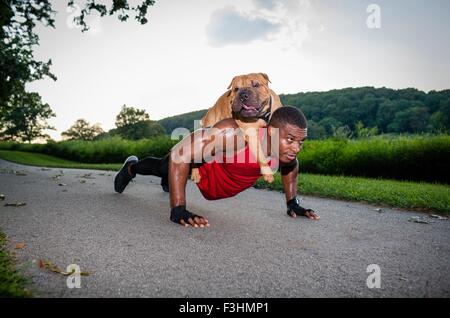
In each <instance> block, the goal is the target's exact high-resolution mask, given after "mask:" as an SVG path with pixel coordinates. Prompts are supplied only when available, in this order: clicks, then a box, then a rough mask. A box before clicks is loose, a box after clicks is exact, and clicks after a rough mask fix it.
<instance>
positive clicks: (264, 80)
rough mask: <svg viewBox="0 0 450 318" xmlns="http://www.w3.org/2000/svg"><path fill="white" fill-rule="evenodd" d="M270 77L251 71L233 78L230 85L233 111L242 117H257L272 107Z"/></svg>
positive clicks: (229, 94) (229, 93)
mask: <svg viewBox="0 0 450 318" xmlns="http://www.w3.org/2000/svg"><path fill="white" fill-rule="evenodd" d="M269 83H270V80H269V77H268V76H267V74H264V73H251V74H247V75H240V76H236V77H235V78H233V80H232V81H231V83H230V86H228V89H229V92H228V97H229V100H230V103H231V111H232V113H233V114H234V115H235V116H238V117H242V118H257V117H259V116H260V115H261V114H263V113H265V112H266V111H267V110H268V109H269V107H270V99H271V96H270V90H269Z"/></svg>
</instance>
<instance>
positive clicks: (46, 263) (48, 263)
mask: <svg viewBox="0 0 450 318" xmlns="http://www.w3.org/2000/svg"><path fill="white" fill-rule="evenodd" d="M38 266H39V268H42V269H46V270H49V271H51V272H53V273H57V274H61V275H64V276H69V275H73V274H75V270H73V271H71V272H63V271H62V270H61V269H59V267H58V266H56V265H55V264H53V263H52V262H51V261H49V260H43V259H40V260H39V262H38ZM80 276H89V273H88V272H80Z"/></svg>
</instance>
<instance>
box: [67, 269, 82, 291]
mask: <svg viewBox="0 0 450 318" xmlns="http://www.w3.org/2000/svg"><path fill="white" fill-rule="evenodd" d="M66 272H67V273H70V275H69V276H68V277H67V281H66V284H67V287H68V288H70V289H73V288H81V269H80V266H78V265H77V264H70V265H69V266H67V269H66Z"/></svg>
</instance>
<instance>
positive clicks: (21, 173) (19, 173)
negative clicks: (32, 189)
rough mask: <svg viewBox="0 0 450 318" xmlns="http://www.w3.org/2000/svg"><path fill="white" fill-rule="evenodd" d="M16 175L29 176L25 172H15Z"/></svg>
mask: <svg viewBox="0 0 450 318" xmlns="http://www.w3.org/2000/svg"><path fill="white" fill-rule="evenodd" d="M14 174H15V175H16V176H26V175H27V174H26V173H25V172H22V171H14Z"/></svg>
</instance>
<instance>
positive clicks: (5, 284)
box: [0, 232, 31, 297]
mask: <svg viewBox="0 0 450 318" xmlns="http://www.w3.org/2000/svg"><path fill="white" fill-rule="evenodd" d="M6 244H7V241H6V236H5V235H4V234H3V233H1V232H0V297H29V296H31V294H30V292H29V291H27V290H26V288H25V285H26V284H27V281H26V279H25V278H23V277H22V276H21V275H20V274H19V273H18V272H17V271H16V270H15V269H14V260H13V259H12V257H11V255H10V254H9V252H8V249H7V246H6Z"/></svg>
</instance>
